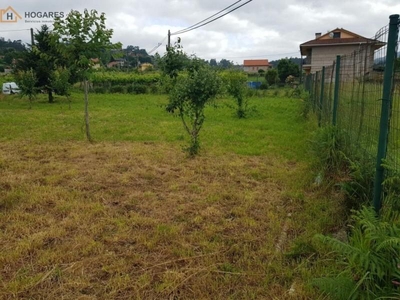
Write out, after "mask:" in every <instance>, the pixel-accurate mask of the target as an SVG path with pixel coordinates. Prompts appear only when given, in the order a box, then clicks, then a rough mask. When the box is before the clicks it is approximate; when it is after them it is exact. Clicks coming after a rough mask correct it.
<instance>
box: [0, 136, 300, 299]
mask: <svg viewBox="0 0 400 300" xmlns="http://www.w3.org/2000/svg"><path fill="white" fill-rule="evenodd" d="M295 167H296V166H295V165H293V166H290V168H295ZM277 168H278V166H277V163H276V162H274V161H272V160H271V159H269V158H267V157H265V156H257V157H251V156H239V155H224V156H219V157H211V156H207V155H203V156H200V157H197V158H195V159H188V158H187V157H186V156H185V154H184V153H182V151H181V150H180V149H174V148H171V146H170V145H166V144H161V143H98V144H92V145H91V144H88V143H84V142H82V143H63V144H53V143H48V144H24V143H16V142H14V143H3V144H2V145H0V182H1V190H0V218H1V219H0V250H1V253H2V255H1V256H0V280H1V282H2V288H1V289H0V296H1V297H2V298H4V299H11V298H18V299H28V298H29V299H58V298H63V299H210V298H213V299H227V298H229V297H231V298H237V299H251V298H254V299H255V298H264V299H272V298H273V297H279V299H285V298H286V297H289V296H287V291H288V290H289V288H290V285H291V283H292V272H286V271H285V268H287V269H290V268H292V267H291V266H286V265H285V263H283V262H282V260H281V259H280V254H279V253H277V252H276V243H277V242H278V240H279V238H280V236H281V230H282V227H283V224H284V222H285V217H286V214H287V212H286V211H285V203H284V202H285V199H286V198H285V197H284V196H282V194H283V190H284V187H283V186H281V185H280V184H279V183H277V182H276V180H274V179H273V178H274V173H275V172H276V169H277ZM280 172H282V170H281V171H280Z"/></svg>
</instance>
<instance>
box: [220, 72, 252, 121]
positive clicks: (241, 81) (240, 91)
mask: <svg viewBox="0 0 400 300" xmlns="http://www.w3.org/2000/svg"><path fill="white" fill-rule="evenodd" d="M224 79H225V83H226V87H227V91H228V93H229V95H231V96H232V97H233V98H234V99H235V101H236V114H237V116H238V117H239V118H245V117H246V114H247V107H248V101H247V100H246V98H245V93H246V88H247V87H246V84H247V75H246V74H245V73H243V72H239V71H229V72H226V75H225V76H224Z"/></svg>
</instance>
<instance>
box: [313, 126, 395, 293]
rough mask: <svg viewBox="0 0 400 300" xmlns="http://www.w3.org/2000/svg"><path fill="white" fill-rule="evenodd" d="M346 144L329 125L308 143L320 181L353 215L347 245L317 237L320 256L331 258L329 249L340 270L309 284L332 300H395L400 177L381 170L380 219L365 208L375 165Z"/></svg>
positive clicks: (344, 135) (327, 237) (388, 165)
mask: <svg viewBox="0 0 400 300" xmlns="http://www.w3.org/2000/svg"><path fill="white" fill-rule="evenodd" d="M348 141H349V137H348V136H347V135H346V132H344V131H342V130H340V129H339V128H338V127H333V126H326V127H323V128H320V129H319V130H317V132H316V133H315V136H314V139H313V141H312V149H313V153H314V155H315V156H316V157H317V161H318V166H317V167H318V168H319V169H320V176H322V178H324V179H325V181H326V182H327V183H329V184H332V183H333V184H334V186H338V187H340V190H341V192H342V193H344V195H345V202H344V204H345V205H346V210H347V211H349V212H350V211H351V212H352V217H351V219H350V220H349V224H350V227H349V230H348V237H347V239H348V241H344V240H343V239H339V238H332V237H329V236H324V235H316V236H315V240H316V241H318V242H319V243H322V244H324V245H325V246H327V247H328V249H322V248H320V249H319V252H320V254H322V255H328V256H331V254H330V251H331V250H333V251H334V253H335V256H334V259H335V261H336V262H337V261H339V262H340V265H341V266H342V268H341V269H340V270H339V272H338V273H337V274H336V275H329V276H327V277H323V278H318V279H315V280H314V281H313V284H314V285H315V286H317V287H318V288H320V290H321V291H322V292H324V293H325V294H326V295H328V296H329V297H330V298H331V299H339V300H341V299H399V297H400V292H399V288H400V257H399V253H400V227H399V226H400V222H399V216H400V213H399V208H400V200H399V199H400V197H399V195H400V193H399V192H400V188H399V186H400V185H399V183H400V176H398V174H396V172H394V171H393V170H390V164H387V165H386V166H385V167H386V170H387V173H388V174H390V176H388V177H387V179H386V181H385V183H384V189H385V201H384V205H383V208H382V211H381V214H380V215H379V216H378V215H377V213H376V212H375V211H374V209H373V208H372V207H370V205H369V204H371V203H372V201H371V199H372V191H373V182H374V172H375V160H374V159H373V157H371V156H369V155H367V154H365V153H362V152H361V151H358V150H357V147H354V145H352V147H351V151H350V149H349V148H350V147H349V145H348ZM354 209H356V210H354ZM317 244H318V243H317ZM317 248H318V247H317ZM328 265H329V264H328ZM327 268H328V269H330V268H329V267H327Z"/></svg>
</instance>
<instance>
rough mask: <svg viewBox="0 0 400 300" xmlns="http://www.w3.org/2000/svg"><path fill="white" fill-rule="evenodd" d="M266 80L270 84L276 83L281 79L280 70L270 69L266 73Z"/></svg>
mask: <svg viewBox="0 0 400 300" xmlns="http://www.w3.org/2000/svg"><path fill="white" fill-rule="evenodd" d="M265 80H266V81H267V83H268V85H274V84H276V83H277V82H278V81H279V77H278V71H277V70H276V69H269V70H268V71H267V72H266V73H265Z"/></svg>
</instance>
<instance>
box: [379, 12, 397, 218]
mask: <svg viewBox="0 0 400 300" xmlns="http://www.w3.org/2000/svg"><path fill="white" fill-rule="evenodd" d="M389 18H390V22H389V37H388V43H387V49H386V51H387V52H386V65H385V73H384V77H383V93H382V110H381V119H380V125H379V127H380V132H379V144H378V154H377V157H376V173H375V182H374V201H373V204H374V208H375V211H376V212H377V213H379V210H380V209H381V207H382V183H383V181H384V179H385V177H384V172H385V170H384V168H383V166H382V163H383V160H384V159H385V158H386V152H387V144H388V134H389V124H390V111H391V106H392V98H393V94H392V85H393V79H394V63H395V59H396V57H397V53H396V48H397V47H396V46H397V39H398V36H399V15H391V16H390V17H389Z"/></svg>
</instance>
